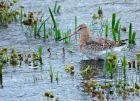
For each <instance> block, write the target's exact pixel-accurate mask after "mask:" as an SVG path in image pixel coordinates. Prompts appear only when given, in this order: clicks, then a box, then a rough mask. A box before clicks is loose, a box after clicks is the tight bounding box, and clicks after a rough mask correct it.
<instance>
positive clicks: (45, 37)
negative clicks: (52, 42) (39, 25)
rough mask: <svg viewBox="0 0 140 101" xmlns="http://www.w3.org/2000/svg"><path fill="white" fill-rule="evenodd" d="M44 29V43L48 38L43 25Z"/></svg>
mask: <svg viewBox="0 0 140 101" xmlns="http://www.w3.org/2000/svg"><path fill="white" fill-rule="evenodd" d="M43 27H44V28H43V29H44V30H43V32H44V41H45V40H46V39H47V38H48V35H47V33H46V24H45V23H44V26H43Z"/></svg>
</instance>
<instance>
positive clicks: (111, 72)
mask: <svg viewBox="0 0 140 101" xmlns="http://www.w3.org/2000/svg"><path fill="white" fill-rule="evenodd" d="M108 66H109V73H110V78H111V79H112V78H113V64H112V63H108Z"/></svg>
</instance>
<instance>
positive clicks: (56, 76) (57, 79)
mask: <svg viewBox="0 0 140 101" xmlns="http://www.w3.org/2000/svg"><path fill="white" fill-rule="evenodd" d="M55 78H56V81H57V83H58V81H59V78H58V71H57V72H56V75H55Z"/></svg>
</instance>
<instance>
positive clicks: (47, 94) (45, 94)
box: [44, 91, 54, 98]
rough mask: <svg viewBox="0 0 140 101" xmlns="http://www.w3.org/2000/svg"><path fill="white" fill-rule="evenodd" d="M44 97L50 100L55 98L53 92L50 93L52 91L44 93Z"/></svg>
mask: <svg viewBox="0 0 140 101" xmlns="http://www.w3.org/2000/svg"><path fill="white" fill-rule="evenodd" d="M44 96H46V97H48V98H54V94H53V92H50V91H46V92H45V93H44Z"/></svg>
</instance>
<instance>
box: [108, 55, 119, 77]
mask: <svg viewBox="0 0 140 101" xmlns="http://www.w3.org/2000/svg"><path fill="white" fill-rule="evenodd" d="M117 61H118V60H117V55H116V54H115V53H109V54H108V56H107V64H106V66H107V68H108V69H107V71H109V73H110V78H111V79H112V78H113V74H114V72H115V70H116V66H117Z"/></svg>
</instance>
